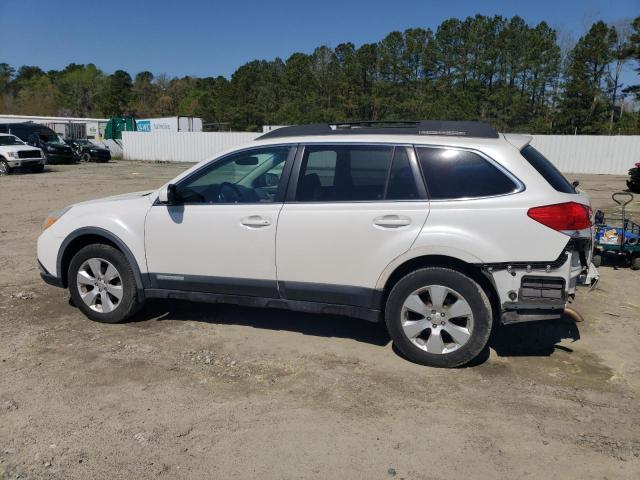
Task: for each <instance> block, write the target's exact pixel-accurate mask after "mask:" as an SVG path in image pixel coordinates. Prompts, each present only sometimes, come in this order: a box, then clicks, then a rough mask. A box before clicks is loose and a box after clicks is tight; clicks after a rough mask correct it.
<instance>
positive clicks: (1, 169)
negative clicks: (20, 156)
mask: <svg viewBox="0 0 640 480" xmlns="http://www.w3.org/2000/svg"><path fill="white" fill-rule="evenodd" d="M10 173H11V168H10V167H9V164H8V163H7V162H6V161H5V160H0V177H2V176H3V175H9V174H10Z"/></svg>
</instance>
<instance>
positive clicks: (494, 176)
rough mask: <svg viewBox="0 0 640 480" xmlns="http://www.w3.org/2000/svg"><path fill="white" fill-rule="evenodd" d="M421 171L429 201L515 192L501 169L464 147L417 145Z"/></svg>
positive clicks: (511, 183) (513, 186)
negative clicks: (459, 148)
mask: <svg viewBox="0 0 640 480" xmlns="http://www.w3.org/2000/svg"><path fill="white" fill-rule="evenodd" d="M417 150H418V158H419V159H420V167H421V168H422V174H423V175H424V179H425V181H426V183H427V189H428V190H429V197H430V198H432V199H433V200H453V199H457V198H478V197H491V196H495V195H504V194H507V193H513V192H515V191H516V190H517V189H518V187H517V185H516V184H515V183H514V182H513V180H511V178H509V177H508V176H507V175H506V174H505V173H504V172H502V171H501V170H500V169H498V168H497V167H496V166H495V165H493V164H492V163H491V162H489V161H488V160H486V159H484V158H483V157H481V156H480V155H478V154H476V153H473V152H469V151H466V150H455V149H450V148H430V147H418V148H417Z"/></svg>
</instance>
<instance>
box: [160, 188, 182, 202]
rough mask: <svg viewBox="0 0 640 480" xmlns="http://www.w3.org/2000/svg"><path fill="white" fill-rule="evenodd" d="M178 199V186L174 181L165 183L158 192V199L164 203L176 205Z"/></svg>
mask: <svg viewBox="0 0 640 480" xmlns="http://www.w3.org/2000/svg"><path fill="white" fill-rule="evenodd" d="M177 200H178V193H177V191H176V186H175V185H174V184H173V183H170V184H169V185H165V186H164V187H162V188H161V189H160V192H159V193H158V201H159V202H160V203H162V204H163V205H175V204H176V202H177Z"/></svg>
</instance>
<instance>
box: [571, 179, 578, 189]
mask: <svg viewBox="0 0 640 480" xmlns="http://www.w3.org/2000/svg"><path fill="white" fill-rule="evenodd" d="M571 185H573V188H576V187H577V186H578V185H580V180H574V181H573V182H571Z"/></svg>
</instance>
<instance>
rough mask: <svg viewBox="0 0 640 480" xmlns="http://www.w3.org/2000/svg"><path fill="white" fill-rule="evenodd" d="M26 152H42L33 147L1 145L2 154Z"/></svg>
mask: <svg viewBox="0 0 640 480" xmlns="http://www.w3.org/2000/svg"><path fill="white" fill-rule="evenodd" d="M25 150H40V149H39V148H38V147H32V146H31V145H0V152H24V151H25Z"/></svg>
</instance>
